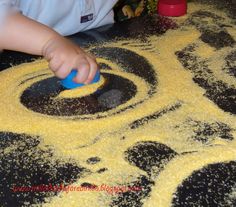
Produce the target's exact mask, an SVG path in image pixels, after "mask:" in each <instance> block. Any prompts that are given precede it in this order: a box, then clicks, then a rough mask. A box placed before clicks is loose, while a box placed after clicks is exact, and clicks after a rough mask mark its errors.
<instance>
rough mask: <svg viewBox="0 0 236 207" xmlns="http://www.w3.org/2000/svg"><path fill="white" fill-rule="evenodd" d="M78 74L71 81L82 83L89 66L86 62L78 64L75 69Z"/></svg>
mask: <svg viewBox="0 0 236 207" xmlns="http://www.w3.org/2000/svg"><path fill="white" fill-rule="evenodd" d="M76 69H77V71H78V73H77V75H76V77H75V78H74V79H73V81H75V82H76V83H84V82H85V81H86V80H87V79H88V76H89V70H90V65H89V63H88V62H87V61H84V62H81V61H80V62H79V63H78V64H77V67H76Z"/></svg>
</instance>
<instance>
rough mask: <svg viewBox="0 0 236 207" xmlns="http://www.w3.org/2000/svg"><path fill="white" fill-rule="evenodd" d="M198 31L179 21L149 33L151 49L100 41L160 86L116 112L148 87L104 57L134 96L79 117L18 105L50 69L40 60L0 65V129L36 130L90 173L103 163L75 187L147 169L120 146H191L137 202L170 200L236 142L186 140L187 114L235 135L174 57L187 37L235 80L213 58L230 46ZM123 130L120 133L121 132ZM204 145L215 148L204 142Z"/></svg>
mask: <svg viewBox="0 0 236 207" xmlns="http://www.w3.org/2000/svg"><path fill="white" fill-rule="evenodd" d="M188 8H189V14H190V13H192V12H194V11H198V10H199V9H201V10H206V11H214V12H213V13H215V12H216V10H215V9H214V8H210V7H207V6H206V5H204V6H202V5H200V4H199V5H198V4H192V3H189V5H188ZM217 14H218V15H220V16H222V17H224V18H225V20H224V21H226V22H227V24H229V25H231V26H232V28H233V29H234V30H233V29H232V28H229V33H230V34H231V35H232V36H233V37H234V38H236V34H235V32H234V31H235V25H233V24H231V23H230V19H229V18H228V17H227V16H226V15H225V14H224V13H223V12H220V11H217ZM186 18H187V17H186V16H185V17H182V18H180V19H179V21H180V23H182V22H184V21H185V20H186ZM176 21H178V18H176ZM208 23H209V24H211V23H210V22H208ZM227 30H228V28H227ZM200 35H201V34H200V33H199V31H198V30H196V29H195V28H194V27H191V26H183V27H181V28H179V29H177V30H170V31H168V32H167V33H166V34H165V35H162V36H158V37H157V36H152V37H150V38H149V40H150V43H151V44H152V46H154V47H155V52H153V51H148V50H145V47H144V46H143V43H141V42H139V41H137V40H124V41H118V42H114V43H111V42H109V44H107V45H106V44H105V45H103V46H104V47H119V48H124V49H128V50H131V51H133V52H135V53H137V54H138V55H140V56H143V57H144V58H146V59H147V60H148V61H149V62H150V63H151V64H152V65H153V68H154V69H155V72H156V76H157V80H158V89H157V91H156V94H155V95H153V97H152V98H149V99H147V100H146V101H145V102H143V103H142V104H140V105H137V106H135V107H134V108H131V109H129V110H126V111H124V112H122V113H119V114H116V115H113V114H114V113H115V112H116V111H119V110H120V109H122V108H125V107H127V106H129V105H131V104H134V103H137V102H138V101H139V100H145V99H146V98H147V93H148V90H149V89H150V86H149V84H148V83H146V82H145V81H144V80H143V79H142V78H140V77H137V76H135V75H134V74H131V73H126V72H124V71H121V68H120V66H119V65H116V64H114V63H112V62H110V61H109V60H105V59H102V58H100V59H99V60H98V61H99V62H103V63H106V64H108V65H109V66H110V67H111V68H112V70H111V71H106V73H112V74H115V75H118V76H122V77H124V78H126V79H129V80H130V81H131V82H133V83H134V84H135V85H136V87H137V90H138V92H137V94H136V96H135V97H133V98H132V99H131V100H129V101H128V102H127V103H125V104H122V105H121V106H118V107H117V108H115V109H112V110H110V111H108V112H105V113H99V114H94V115H83V116H75V117H72V118H77V119H76V120H75V119H72V118H68V117H52V116H47V115H42V114H39V113H35V112H33V111H31V110H28V109H27V108H25V107H24V106H23V105H22V104H20V102H19V97H20V96H21V94H22V92H23V91H24V90H25V89H26V88H27V87H29V86H30V85H32V84H33V83H35V82H37V81H39V80H43V79H45V78H47V77H51V76H52V75H53V74H52V73H50V72H49V70H48V69H47V68H48V65H47V62H46V61H44V60H40V61H36V62H34V63H30V64H23V65H20V66H16V67H13V68H11V69H10V70H5V71H3V72H1V73H0V82H1V85H0V97H1V103H0V114H1V115H0V130H1V131H10V132H16V133H26V134H30V135H38V136H40V137H41V138H42V143H41V146H42V147H43V146H44V145H51V146H53V147H54V148H55V152H56V153H57V154H56V156H57V157H60V158H62V159H64V158H68V157H69V158H73V159H75V160H76V161H77V162H78V163H79V164H80V165H82V166H84V167H86V168H88V169H90V170H91V171H92V172H95V171H97V170H99V169H101V168H104V167H106V168H108V171H105V172H104V173H102V174H92V175H90V176H86V177H84V178H81V179H79V180H78V181H77V182H76V183H74V185H77V186H79V185H80V184H81V183H83V182H88V183H92V184H95V185H98V186H99V185H102V184H106V185H108V186H117V185H119V184H124V183H128V182H132V181H134V180H135V178H136V177H138V176H140V175H146V172H144V171H142V170H140V169H139V168H137V167H135V166H131V165H130V164H129V163H128V162H127V161H125V160H124V151H126V150H127V149H128V148H130V147H132V146H133V145H134V144H135V143H137V142H140V141H155V142H159V143H162V144H165V145H166V146H168V147H170V148H171V149H173V150H175V151H176V152H177V153H178V154H181V153H183V152H189V151H197V153H194V154H185V155H181V156H177V157H176V158H174V159H172V160H171V161H170V162H169V163H168V164H167V165H166V167H165V169H164V170H163V171H162V172H161V174H160V175H159V176H158V177H153V179H154V180H155V183H156V184H155V186H153V190H152V192H151V196H150V198H146V200H144V201H143V203H144V206H145V207H147V206H148V207H152V206H160V207H168V206H170V204H171V200H172V195H173V193H174V192H175V191H176V188H177V186H178V185H179V184H181V182H182V181H183V180H184V179H186V178H187V177H188V176H190V175H191V173H192V172H193V171H195V170H198V169H201V168H202V167H203V166H206V165H207V164H211V163H216V162H226V161H230V160H235V159H236V150H235V146H236V141H227V140H221V139H218V138H216V139H215V140H212V141H210V143H207V144H202V143H201V142H198V141H194V140H190V139H189V137H190V136H191V135H192V134H193V129H192V128H191V126H190V125H188V124H186V123H187V122H188V121H187V120H189V119H192V120H197V121H202V122H205V123H215V122H222V123H225V124H227V125H228V126H230V127H231V128H232V129H234V131H232V132H231V133H232V135H233V136H234V138H236V131H235V129H236V118H235V115H231V114H230V113H226V112H224V111H223V110H221V109H220V108H219V107H218V106H217V105H216V104H214V103H213V102H212V101H211V100H209V99H208V98H206V97H205V96H204V94H205V90H204V89H202V88H201V87H199V86H198V85H197V84H196V83H194V82H193V80H192V78H193V74H192V73H191V72H189V71H188V70H186V69H185V68H183V66H182V64H181V63H180V62H179V61H178V60H177V58H176V55H175V52H176V51H180V50H182V49H183V48H185V47H186V46H187V45H189V44H192V43H196V44H197V50H196V51H195V53H196V54H197V55H198V56H200V57H201V58H202V59H207V60H210V65H209V68H210V69H211V70H212V71H213V73H214V75H215V77H217V78H218V79H219V80H222V81H224V82H227V83H229V84H230V85H234V86H235V85H236V83H235V79H233V78H232V77H230V76H228V75H227V74H223V75H222V72H221V70H220V67H219V65H218V63H219V64H220V66H222V64H223V62H222V60H223V59H222V58H223V57H224V56H225V55H226V53H227V52H229V50H230V48H226V49H223V50H220V51H215V50H214V49H213V48H211V47H210V46H209V45H207V44H205V43H203V42H201V41H200V40H199V37H200ZM124 43H126V44H124ZM134 45H135V46H134ZM139 45H140V46H139ZM137 46H138V47H137ZM137 70H138V68H137ZM45 71H47V73H48V75H47V76H42V77H38V78H36V79H32V80H29V81H27V82H26V83H24V84H21V85H19V84H20V83H21V82H22V81H24V80H26V79H29V78H30V77H35V76H38V75H40V74H44V73H45ZM99 84H102V83H98V85H94V86H93V87H92V88H91V91H89V90H88V89H86V90H84V91H83V93H84V94H78V93H77V92H79V89H78V90H77V89H76V90H74V91H69V92H68V91H66V92H62V93H61V94H60V95H59V96H58V98H59V97H60V98H65V97H67V98H68V97H70V98H71V97H78V96H83V95H86V94H88V93H91V92H92V91H94V89H95V88H97V87H99ZM81 92H82V88H81ZM177 103H180V104H181V107H180V108H179V109H177V110H176V111H172V112H169V113H167V114H165V115H163V116H162V117H160V118H158V119H156V120H152V121H150V122H149V123H148V124H146V125H144V126H141V127H139V128H137V129H134V130H131V129H130V128H128V127H127V126H128V124H130V123H132V122H133V121H135V120H137V119H140V118H142V117H145V116H148V115H150V114H153V113H155V112H158V111H161V110H163V109H165V108H167V107H170V106H172V105H175V104H177ZM97 115H106V117H104V118H100V119H96V116H97ZM83 117H86V118H91V120H82V119H79V118H83ZM176 126H180V127H176ZM181 126H182V127H181ZM121 137H125V138H126V139H121ZM94 141H96V142H95V144H93V145H90V144H92V143H93V142H94ZM209 145H211V146H213V147H209ZM94 156H98V157H100V158H101V162H99V163H98V164H96V165H88V164H87V163H86V160H87V159H88V158H90V157H94ZM111 199H112V195H109V194H107V193H106V192H70V193H65V192H64V193H61V194H60V196H58V197H54V198H52V199H51V200H49V201H48V203H47V204H44V206H48V207H53V206H55V207H57V206H62V207H64V206H71V207H78V206H88V207H90V206H93V207H96V206H98V207H100V206H109V203H110V201H111Z"/></svg>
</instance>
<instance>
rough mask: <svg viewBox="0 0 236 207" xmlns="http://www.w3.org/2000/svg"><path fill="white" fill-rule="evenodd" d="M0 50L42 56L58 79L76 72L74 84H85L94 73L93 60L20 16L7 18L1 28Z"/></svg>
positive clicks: (69, 43) (95, 69) (94, 61)
mask: <svg viewBox="0 0 236 207" xmlns="http://www.w3.org/2000/svg"><path fill="white" fill-rule="evenodd" d="M0 49H8V50H15V51H21V52H25V53H30V54H35V55H43V56H44V57H45V58H46V59H47V60H48V61H49V67H50V68H51V70H52V71H53V72H54V73H55V75H56V76H57V77H59V78H65V77H66V76H67V75H68V74H69V73H70V71H71V70H72V69H78V70H79V73H78V75H77V76H76V78H75V81H76V82H79V83H89V82H91V81H92V80H93V77H94V75H95V73H96V71H97V69H98V66H97V63H96V60H95V58H94V57H93V56H91V55H90V54H87V53H85V52H84V51H83V50H82V49H80V48H79V47H78V46H76V45H74V44H73V43H71V42H70V41H69V40H67V39H65V38H64V37H62V36H61V35H59V34H58V33H56V32H55V31H54V30H52V29H51V28H49V27H47V26H45V25H43V24H40V23H38V22H36V21H34V20H31V19H29V18H27V17H25V16H23V15H22V14H20V13H17V12H15V13H12V14H10V15H8V16H7V17H6V19H5V21H4V24H3V26H2V27H1V32H0Z"/></svg>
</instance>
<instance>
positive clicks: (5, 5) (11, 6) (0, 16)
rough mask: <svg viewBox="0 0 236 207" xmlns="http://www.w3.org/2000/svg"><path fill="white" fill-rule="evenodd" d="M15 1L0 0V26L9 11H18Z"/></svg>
mask: <svg viewBox="0 0 236 207" xmlns="http://www.w3.org/2000/svg"><path fill="white" fill-rule="evenodd" d="M15 2H16V0H0V28H1V25H2V24H3V22H4V19H5V18H6V16H7V15H8V14H9V13H11V12H15V11H18V8H17V7H16V6H15Z"/></svg>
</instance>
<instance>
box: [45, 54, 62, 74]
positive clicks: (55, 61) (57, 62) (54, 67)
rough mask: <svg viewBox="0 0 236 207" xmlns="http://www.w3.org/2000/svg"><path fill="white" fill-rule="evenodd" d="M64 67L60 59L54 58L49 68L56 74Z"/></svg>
mask: <svg viewBox="0 0 236 207" xmlns="http://www.w3.org/2000/svg"><path fill="white" fill-rule="evenodd" d="M62 65H63V61H61V60H59V59H58V58H56V57H55V58H53V59H52V60H50V62H49V65H48V66H49V68H50V69H51V70H52V71H53V72H54V73H55V72H56V71H57V70H59V68H60V67H61V66H62Z"/></svg>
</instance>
